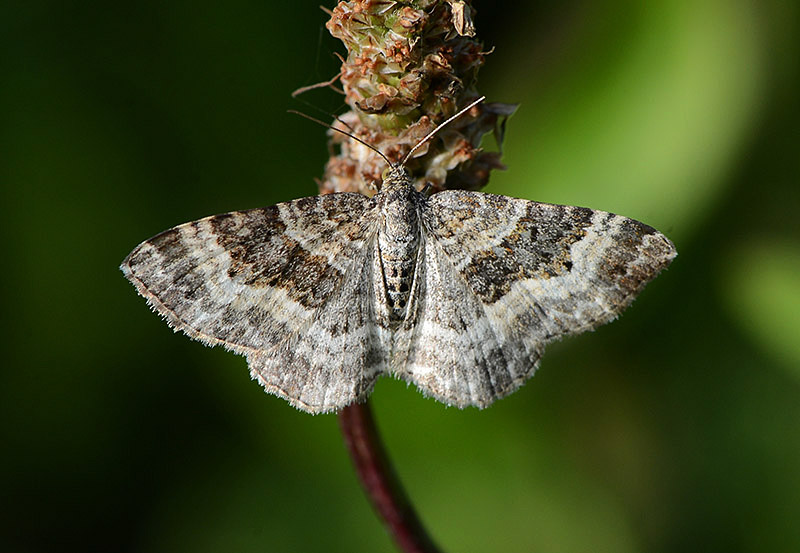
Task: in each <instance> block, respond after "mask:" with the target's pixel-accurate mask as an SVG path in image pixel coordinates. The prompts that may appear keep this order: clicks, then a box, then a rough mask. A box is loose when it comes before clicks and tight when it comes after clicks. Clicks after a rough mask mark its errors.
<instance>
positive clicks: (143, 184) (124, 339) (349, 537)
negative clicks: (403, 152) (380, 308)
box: [0, 0, 800, 553]
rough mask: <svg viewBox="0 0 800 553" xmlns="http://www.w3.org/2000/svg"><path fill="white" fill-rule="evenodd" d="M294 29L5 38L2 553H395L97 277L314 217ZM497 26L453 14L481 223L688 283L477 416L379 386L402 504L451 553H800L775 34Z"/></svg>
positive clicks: (797, 267)
mask: <svg viewBox="0 0 800 553" xmlns="http://www.w3.org/2000/svg"><path fill="white" fill-rule="evenodd" d="M317 4H318V3H317V2H296V3H291V4H287V3H281V4H278V3H275V2H254V1H251V2H247V1H239V0H232V1H230V2H225V3H216V2H205V1H200V2H180V1H178V2H169V3H162V2H147V1H146V2H128V3H105V4H102V3H93V2H56V1H52V0H51V1H42V2H32V3H22V2H8V3H5V4H4V5H3V7H2V8H0V37H2V38H0V41H2V42H0V64H2V65H0V68H2V71H0V185H1V188H0V189H1V190H2V196H1V198H2V207H3V209H2V217H0V228H2V232H3V237H4V239H3V242H2V250H3V252H2V259H3V262H2V271H0V279H2V283H3V286H2V290H3V300H2V303H3V307H2V317H3V323H4V325H3V326H4V331H3V336H4V340H3V348H2V367H0V448H2V449H1V451H2V455H0V509H1V510H2V511H1V512H0V550H2V551H4V552H11V553H17V552H18V553H28V552H53V551H121V552H152V553H161V552H171V551H193V552H217V551H236V552H250V551H253V552H257V551H258V552H262V551H276V552H289V551H292V552H294V551H303V552H323V551H325V552H330V551H348V552H356V551H371V552H391V551H394V546H393V545H392V543H391V542H390V540H389V539H388V537H387V536H386V534H385V532H384V529H383V528H382V526H381V525H380V523H379V522H378V520H377V519H376V517H375V516H374V515H373V513H372V512H371V509H370V507H369V505H368V503H367V501H366V499H365V498H364V496H363V494H362V491H361V489H360V488H359V484H358V482H357V480H356V477H355V475H354V473H353V471H352V468H351V466H350V463H349V459H348V457H347V453H346V451H345V449H344V447H343V445H342V442H341V439H340V435H339V431H338V427H337V421H336V417H335V416H330V415H327V416H316V417H312V416H309V415H306V414H303V413H300V412H298V411H296V410H294V409H293V408H291V407H290V406H288V405H287V404H286V403H285V402H284V401H282V400H280V399H277V398H275V397H272V396H268V395H266V394H264V393H263V392H262V390H261V388H260V387H259V386H258V385H257V384H256V383H254V382H251V381H250V379H249V377H248V373H247V370H246V366H245V361H244V360H243V359H242V358H239V357H235V356H233V355H231V354H228V353H226V352H224V351H221V350H212V349H208V348H205V347H203V346H202V345H200V344H198V343H194V342H191V341H190V340H188V339H187V338H185V337H184V336H180V335H175V334H173V333H172V332H171V331H170V330H169V329H168V328H167V326H166V325H165V324H163V322H162V321H160V320H159V318H158V317H156V316H155V315H153V314H152V313H150V312H149V310H148V309H147V307H146V305H145V303H144V301H143V300H142V299H141V298H139V297H137V296H136V294H135V293H134V290H133V288H132V287H131V286H130V285H129V284H128V283H127V282H126V281H125V280H124V279H123V277H122V275H121V274H120V272H119V271H118V269H117V266H118V265H119V263H120V261H121V260H122V259H123V257H124V256H125V255H126V254H127V253H128V252H129V251H130V250H131V249H132V248H133V247H134V246H135V245H136V244H138V243H139V242H140V241H141V240H143V239H145V238H147V237H149V236H151V235H153V234H155V233H157V232H159V231H161V230H164V229H166V228H168V227H171V226H173V225H175V224H177V223H181V222H185V221H188V220H192V219H196V218H199V217H202V216H205V215H208V214H212V213H219V212H224V211H228V210H232V209H242V208H249V207H258V206H263V205H268V204H271V203H274V202H278V201H282V200H288V199H291V198H295V197H299V196H304V195H309V194H313V193H314V192H315V183H314V178H315V177H319V176H320V175H321V174H322V167H323V164H324V162H325V160H326V158H327V155H328V152H327V147H326V136H325V130H324V129H322V128H320V127H318V126H316V125H313V124H311V123H309V122H308V121H305V120H302V119H300V118H298V117H297V116H294V115H290V114H287V113H286V110H287V109H290V108H293V109H301V110H303V111H306V112H309V113H312V114H313V110H312V108H310V107H308V106H306V105H305V104H301V103H298V102H297V101H294V100H292V99H291V98H290V92H291V91H292V90H294V89H295V88H297V87H300V86H303V85H308V84H312V83H314V82H318V81H322V80H325V79H327V78H329V77H330V76H331V75H333V74H335V72H336V70H337V66H338V62H337V61H336V59H335V57H334V56H333V52H337V51H338V52H341V51H342V48H341V46H340V45H339V44H338V43H337V42H336V41H334V40H333V39H331V38H330V37H328V36H327V34H326V31H325V30H324V27H323V24H324V21H325V20H326V19H327V17H326V15H325V14H324V13H323V12H322V11H320V10H319V8H318V6H317ZM327 4H329V6H331V7H332V4H331V3H330V2H327ZM509 4H511V3H498V2H484V1H481V0H478V1H477V2H476V8H477V9H478V16H477V27H478V32H479V36H481V37H482V38H483V39H484V41H485V43H486V45H487V48H488V47H490V46H494V47H495V51H494V53H493V54H492V55H491V56H489V57H488V60H487V63H486V65H485V67H484V69H483V70H482V73H481V84H480V89H481V91H482V92H484V93H485V94H487V95H488V97H489V99H490V100H494V101H506V102H517V103H519V104H520V108H519V110H518V112H517V114H516V115H515V116H514V117H513V118H512V119H511V120H510V121H509V124H508V129H507V135H506V141H505V156H504V160H505V162H506V164H507V165H508V171H506V172H503V173H497V174H495V175H494V177H493V180H492V183H491V185H490V187H489V190H490V191H492V192H497V193H504V194H509V195H515V196H521V197H525V198H530V199H537V200H542V201H548V202H556V203H568V204H577V205H583V206H590V207H594V208H599V209H604V210H609V211H614V212H618V213H622V214H625V215H628V216H631V217H635V218H637V219H640V220H643V221H646V222H647V223H649V224H651V225H653V226H655V227H657V228H659V229H660V230H662V231H663V232H665V233H666V234H667V235H668V236H670V237H671V238H672V239H673V241H674V242H675V244H676V245H677V247H678V250H679V256H678V258H677V259H676V261H675V262H674V264H673V265H672V267H670V269H669V270H668V271H667V272H666V273H664V274H662V275H661V276H660V277H659V278H658V279H657V280H656V281H654V282H653V283H652V284H651V285H650V286H649V287H648V288H647V289H646V290H645V292H644V293H643V294H642V296H641V297H640V299H639V300H638V301H637V302H636V303H635V304H634V306H633V307H632V308H631V309H630V310H629V311H628V312H627V313H626V314H625V315H624V316H623V317H622V318H621V319H620V320H618V321H617V322H615V323H614V324H612V325H609V326H607V327H603V328H601V329H599V330H597V331H596V332H594V333H590V334H587V335H583V336H580V337H576V338H572V339H569V340H567V341H564V342H562V343H559V344H557V345H555V346H552V347H550V348H549V351H548V354H547V355H546V356H545V358H544V360H543V362H542V365H541V369H540V371H539V373H538V374H537V375H536V377H535V378H534V379H533V380H532V381H530V382H529V383H528V384H527V385H526V386H524V387H523V388H522V389H521V390H520V391H519V392H517V393H516V394H514V395H513V396H511V397H510V398H507V399H505V400H503V401H500V402H499V403H497V404H496V405H494V406H493V407H491V408H490V409H487V410H485V411H477V410H474V409H468V410H465V411H459V410H457V409H453V408H445V407H444V406H442V405H440V404H437V403H435V402H434V401H432V400H427V399H424V398H423V397H422V396H421V395H420V394H419V393H418V392H417V391H416V390H414V389H412V388H407V387H406V386H405V385H404V384H402V383H400V382H396V381H392V380H389V379H384V380H383V381H381V382H379V383H378V385H377V387H376V391H375V393H374V395H373V406H374V409H375V412H376V417H377V420H378V424H379V425H380V427H381V429H382V431H383V434H384V438H385V440H386V442H387V444H388V447H389V449H390V451H391V453H392V456H393V458H394V461H395V463H396V466H397V469H398V472H399V473H400V475H401V477H402V479H403V481H404V482H405V484H406V486H407V488H408V491H409V494H410V495H411V497H412V498H413V499H414V501H415V503H416V504H417V506H418V508H419V511H420V513H421V516H422V517H423V519H424V520H425V521H426V523H427V525H428V527H429V528H430V529H431V532H432V534H433V535H434V536H435V538H436V540H437V541H438V542H439V543H440V544H441V545H442V547H443V549H445V550H446V551H459V552H466V551H470V552H490V551H499V550H501V551H509V552H527V551H537V552H548V553H561V552H586V551H609V552H618V553H628V552H630V553H634V552H677V551H681V552H682V551H720V552H722V551H724V552H726V553H735V552H740V551H741V552H745V551H748V552H749V551H753V552H756V551H758V552H763V551H771V552H783V551H785V552H795V551H798V550H800V523H799V522H798V521H800V223H799V222H798V221H799V220H800V191H799V190H798V184H800V183H799V182H798V181H799V180H800V178H799V177H800V171H799V170H798V157H800V155H799V154H800V148H799V147H798V146H800V140H799V138H800V136H799V134H798V129H799V128H800V112H799V111H798V100H797V99H798V98H800V91H798V82H799V81H798V77H799V76H798V67H799V66H798V64H797V60H798V57H799V56H798V55H799V54H800V52H799V51H798V39H797V36H798V31H800V29H798V22H800V17H799V16H800V14H799V13H798V11H800V10H798V4H797V3H796V2H781V1H779V0H766V1H756V0H749V1H748V0H740V1H723V0H720V1H700V2H688V1H686V2H685V1H667V0H660V1H652V2H631V1H625V0H607V1H603V2H593V3H590V2H563V3H558V6H557V7H554V6H552V5H551V3H540V2H527V3H518V5H516V4H515V5H514V6H511V5H509ZM305 100H306V101H307V102H309V103H311V104H313V105H315V106H318V107H321V108H323V109H327V110H334V109H337V108H339V107H341V100H340V98H339V97H338V96H337V95H336V94H335V93H333V92H330V91H318V92H314V93H310V94H308V95H306V96H305Z"/></svg>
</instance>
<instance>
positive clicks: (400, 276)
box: [378, 187, 420, 321]
mask: <svg viewBox="0 0 800 553" xmlns="http://www.w3.org/2000/svg"><path fill="white" fill-rule="evenodd" d="M393 192H394V193H392V194H390V197H387V202H386V203H385V204H384V206H383V209H382V215H383V224H382V225H381V229H380V232H379V234H378V249H379V252H380V259H381V268H382V270H383V283H384V286H385V290H386V301H387V304H388V308H389V316H390V318H391V319H392V320H395V321H399V320H403V319H404V318H405V315H406V311H407V307H408V302H409V297H410V294H411V285H412V284H413V280H414V268H415V266H416V262H417V252H418V250H419V241H420V237H419V233H420V228H419V216H418V215H417V206H416V203H415V201H414V200H415V198H414V195H415V194H416V192H415V191H414V190H413V189H412V188H411V187H408V188H407V189H405V190H402V189H401V190H396V191H393Z"/></svg>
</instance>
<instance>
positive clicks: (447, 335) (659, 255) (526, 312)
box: [402, 190, 676, 407]
mask: <svg viewBox="0 0 800 553" xmlns="http://www.w3.org/2000/svg"><path fill="white" fill-rule="evenodd" d="M421 219H422V225H423V235H424V242H425V245H424V260H423V261H422V267H423V269H422V273H423V275H424V280H423V282H425V283H426V285H425V286H422V285H421V286H420V288H419V290H420V294H419V296H418V297H417V298H416V299H415V301H416V304H417V312H416V313H415V314H414V317H413V320H414V324H415V325H416V327H417V329H416V330H415V331H414V333H413V338H411V339H410V342H411V344H412V346H413V347H411V348H410V349H409V353H408V360H407V363H406V367H405V373H404V374H403V375H402V376H403V378H406V379H407V380H409V381H411V382H414V383H415V384H416V385H417V386H419V387H420V388H421V389H422V390H423V392H425V393H426V394H429V395H432V396H434V397H436V398H438V399H441V400H442V401H445V402H447V403H450V404H455V405H458V406H466V405H476V406H479V407H484V406H486V405H489V404H491V403H492V402H493V401H494V400H495V399H497V398H500V397H503V396H506V395H508V394H510V393H511V392H513V391H514V390H516V389H517V388H519V387H520V386H521V385H522V384H523V383H524V382H525V381H526V380H527V379H528V378H529V377H530V376H531V375H532V374H533V372H534V371H535V369H536V366H537V364H538V360H539V358H540V357H541V354H542V352H543V350H544V347H545V345H546V344H547V343H549V342H551V341H553V340H556V339H558V338H561V337H562V336H565V335H570V334H576V333H580V332H583V331H586V330H590V329H593V328H596V327H597V326H599V325H601V324H604V323H606V322H609V321H611V320H612V319H614V318H615V317H616V316H617V315H619V313H621V312H622V311H623V310H624V309H625V308H626V307H627V306H628V305H630V303H631V302H632V301H633V299H634V298H635V297H636V295H637V294H638V293H639V292H640V291H641V290H642V289H643V288H644V286H645V285H646V284H647V283H648V282H649V281H650V280H652V279H653V278H655V276H656V275H657V274H658V273H659V272H660V271H661V270H662V269H664V268H665V267H666V266H667V265H669V263H670V262H671V261H672V259H673V258H674V257H675V255H676V252H675V248H674V246H673V245H672V243H671V242H670V241H669V240H668V239H667V238H666V237H665V236H664V235H662V234H661V233H659V232H657V231H656V230H655V229H653V228H651V227H649V226H647V225H644V224H642V223H640V222H638V221H634V220H633V219H628V218H626V217H622V216H619V215H614V214H612V213H607V212H604V211H596V210H591V209H586V208H579V207H572V206H560V205H552V204H545V203H539V202H532V201H527V200H520V199H515V198H509V197H506V196H497V195H492V194H483V193H480V192H469V191H461V190H452V191H446V192H440V193H438V194H435V195H433V196H432V197H431V198H430V199H429V201H428V202H427V204H426V205H425V207H424V208H423V209H422V211H421Z"/></svg>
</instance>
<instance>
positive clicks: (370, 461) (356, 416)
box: [339, 402, 441, 553]
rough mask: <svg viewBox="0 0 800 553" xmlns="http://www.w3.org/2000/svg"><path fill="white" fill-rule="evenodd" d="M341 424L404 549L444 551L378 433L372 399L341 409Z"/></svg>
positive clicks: (368, 488) (367, 487) (370, 492)
mask: <svg viewBox="0 0 800 553" xmlns="http://www.w3.org/2000/svg"><path fill="white" fill-rule="evenodd" d="M339 425H340V426H341V429H342V435H343V436H344V441H345V444H347V448H348V450H349V451H350V456H351V457H352V459H353V464H355V467H356V472H357V473H358V477H359V479H360V480H361V484H362V486H363V487H364V491H365V492H366V494H367V496H368V497H369V499H370V501H371V502H372V506H373V507H374V508H375V510H376V511H377V512H378V515H379V516H380V517H381V518H382V519H383V521H384V524H386V526H387V528H388V530H389V532H390V533H391V534H392V537H393V538H394V540H395V542H396V543H397V545H398V547H399V548H400V550H401V551H403V552H404V553H441V552H440V550H439V549H438V548H437V547H436V545H435V544H434V543H433V540H432V539H431V538H430V536H429V535H428V533H427V532H426V531H425V528H424V527H423V526H422V522H420V519H419V517H418V516H417V513H416V512H415V511H414V508H413V506H412V505H411V502H410V501H409V499H408V496H407V495H406V492H405V490H404V489H403V487H402V485H401V484H400V480H399V479H398V478H397V474H396V473H395V471H394V468H393V467H392V464H391V462H390V461H389V457H388V455H387V453H386V448H385V447H384V445H383V442H381V439H380V436H379V435H378V429H377V427H376V426H375V419H374V417H373V416H372V409H371V408H370V406H369V403H368V402H364V403H354V404H352V405H349V406H347V407H345V408H344V409H342V410H341V411H340V412H339Z"/></svg>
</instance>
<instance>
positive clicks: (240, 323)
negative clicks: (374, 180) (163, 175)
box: [121, 194, 375, 412]
mask: <svg viewBox="0 0 800 553" xmlns="http://www.w3.org/2000/svg"><path fill="white" fill-rule="evenodd" d="M371 207H372V202H371V200H370V199H368V198H366V197H365V196H362V195H360V194H329V195H324V196H314V197H309V198H303V199H300V200H295V201H292V202H286V203H282V204H277V205H274V206H270V207H266V208H263V209H252V210H247V211H237V212H232V213H226V214H223V215H215V216H212V217H207V218H205V219H200V220H198V221H193V222H190V223H186V224H184V225H180V226H177V227H175V228H172V229H170V230H168V231H165V232H163V233H161V234H159V235H157V236H155V237H153V238H151V239H150V240H146V241H145V242H143V243H142V244H140V245H139V246H138V247H137V248H136V249H134V250H133V252H131V254H130V255H129V256H128V257H127V258H126V259H125V261H124V262H123V263H122V266H121V269H122V271H123V273H124V274H125V276H126V277H127V278H128V279H129V280H130V281H131V282H132V283H133V284H134V286H135V287H136V289H137V291H138V292H139V293H140V294H141V295H142V296H144V297H145V299H147V301H148V303H149V304H150V306H151V307H152V308H153V309H154V310H155V311H157V312H158V313H159V314H161V315H162V316H163V317H164V318H165V319H166V320H167V322H168V323H169V324H170V326H172V327H173V328H174V329H175V330H181V331H182V332H184V333H186V334H187V335H189V336H190V337H192V338H194V339H196V340H200V341H202V342H204V343H206V344H208V345H222V346H224V347H226V348H227V349H230V350H232V351H234V352H236V353H239V354H242V355H246V356H247V358H248V361H249V364H250V368H251V372H252V374H253V377H254V378H257V379H258V380H259V381H261V382H262V384H264V386H265V387H266V388H267V390H268V391H269V392H271V393H275V394H277V395H279V396H282V397H285V398H286V399H288V400H289V401H290V402H291V403H292V404H294V405H295V406H297V407H300V408H302V409H305V410H307V411H311V412H320V411H327V410H331V409H335V408H338V407H341V406H343V405H346V404H347V403H349V402H350V401H352V400H353V399H356V398H358V397H360V395H361V394H362V393H364V389H365V388H368V387H370V386H371V382H372V381H373V380H374V378H372V377H371V376H369V377H366V382H365V381H364V378H365V376H364V374H365V373H366V372H368V367H366V366H365V362H366V360H368V359H371V357H370V355H363V356H360V357H359V356H358V355H356V356H352V355H351V356H350V357H348V358H347V359H348V360H349V361H350V362H351V363H352V364H351V365H349V366H347V370H345V368H344V367H345V365H343V363H344V361H343V359H344V358H336V359H335V361H333V362H332V360H331V353H330V349H331V346H332V344H333V342H335V341H336V340H339V341H342V338H341V337H340V336H337V337H336V338H333V337H331V333H335V332H336V331H337V329H338V328H348V329H350V330H352V331H353V332H355V330H356V329H359V328H361V327H369V326H370V324H371V323H370V321H371V317H370V309H371V296H370V294H369V293H368V292H369V287H368V286H367V287H366V288H365V289H364V290H361V288H360V287H361V286H362V285H363V283H360V282H361V281H362V280H363V279H364V278H369V275H365V274H364V271H365V266H368V265H369V263H367V260H368V259H369V256H370V255H372V254H371V251H372V250H371V249H370V247H369V244H370V243H371V242H372V241H374V229H375V225H374V224H373V222H374V211H373V210H372V209H371ZM362 292H366V293H362ZM343 305H348V309H347V310H344V309H343ZM334 314H335V317H341V318H337V319H336V321H335V322H331V321H332V320H333V319H334V318H335V317H334ZM337 325H340V326H337ZM325 330H327V331H328V335H325V334H324V333H323V332H322V331H325ZM360 332H361V334H359V335H358V336H359V337H358V339H357V340H356V345H353V344H350V346H349V347H350V348H351V350H352V349H356V350H358V348H361V349H362V350H364V351H367V350H368V344H367V341H366V340H367V339H368V335H369V331H368V330H363V329H362V330H360ZM353 336H356V334H354V335H353ZM334 349H335V348H334ZM337 371H338V374H337ZM320 381H322V382H323V383H327V384H326V385H327V390H325V389H322V390H320V391H313V390H312V386H313V385H314V384H319V382H320Z"/></svg>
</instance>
